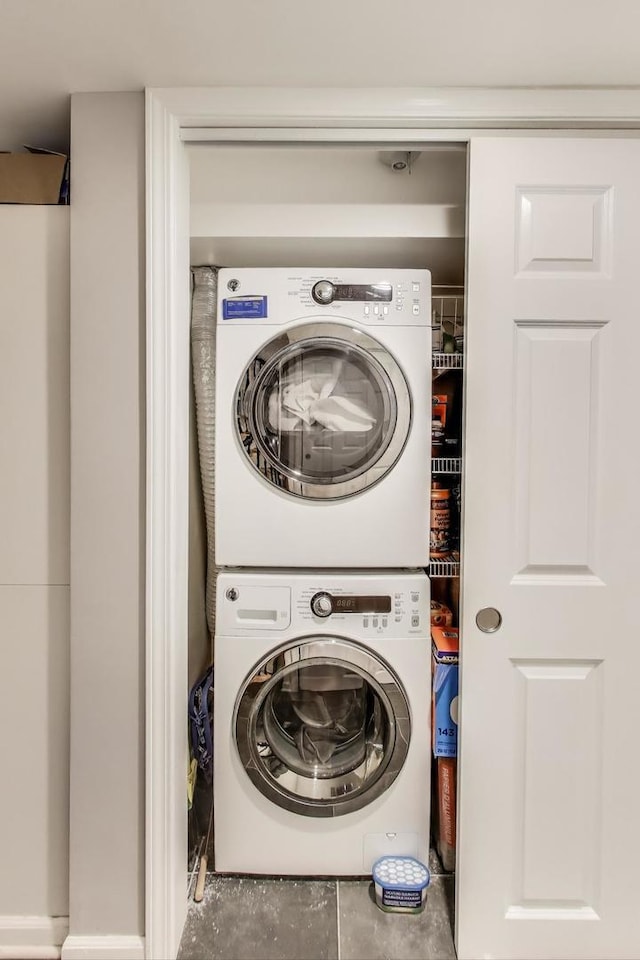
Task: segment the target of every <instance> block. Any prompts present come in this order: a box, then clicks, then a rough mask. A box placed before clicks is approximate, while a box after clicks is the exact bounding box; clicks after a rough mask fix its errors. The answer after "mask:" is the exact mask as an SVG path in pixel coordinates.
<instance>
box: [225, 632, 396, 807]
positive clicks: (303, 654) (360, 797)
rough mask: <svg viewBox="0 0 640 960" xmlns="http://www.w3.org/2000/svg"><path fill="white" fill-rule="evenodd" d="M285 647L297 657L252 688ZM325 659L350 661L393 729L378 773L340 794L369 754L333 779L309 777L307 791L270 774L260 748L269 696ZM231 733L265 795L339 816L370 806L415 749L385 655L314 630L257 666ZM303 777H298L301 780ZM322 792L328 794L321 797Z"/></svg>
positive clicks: (242, 693)
mask: <svg viewBox="0 0 640 960" xmlns="http://www.w3.org/2000/svg"><path fill="white" fill-rule="evenodd" d="M284 653H290V654H291V655H292V661H291V662H290V663H289V664H287V665H286V666H285V667H283V668H281V669H279V670H278V671H277V672H275V673H274V674H273V675H272V676H271V678H270V679H269V680H266V681H264V682H262V683H260V684H259V686H258V689H257V690H255V689H254V690H251V689H250V687H251V681H252V679H253V677H254V676H255V675H256V674H261V673H263V671H264V669H265V667H266V666H267V665H268V663H269V662H270V661H271V660H273V659H274V658H275V657H277V656H279V655H282V654H284ZM321 663H322V664H327V663H328V664H335V665H339V666H343V667H344V666H348V668H349V669H350V670H353V671H354V672H356V673H358V674H359V675H360V676H361V677H362V678H363V679H364V680H365V682H366V683H367V684H368V685H369V686H370V687H371V688H372V689H373V691H374V692H375V694H376V695H377V697H378V699H379V701H380V703H381V705H382V707H383V708H384V711H385V716H386V719H387V722H388V730H389V734H388V737H387V739H388V743H386V744H385V749H384V752H383V757H382V761H381V762H380V764H379V766H378V768H377V769H376V771H375V774H374V776H373V777H372V778H371V779H370V780H365V781H364V782H363V783H362V784H361V785H360V786H359V787H355V788H354V789H353V790H352V791H351V792H349V793H344V794H342V795H341V794H340V791H342V790H344V789H345V784H346V783H347V782H348V779H345V778H348V777H351V778H353V777H357V775H358V774H359V772H360V771H361V769H362V767H363V766H366V760H365V761H364V764H362V765H361V766H360V767H358V768H357V769H354V770H352V771H350V772H349V773H348V774H344V775H341V776H338V777H336V778H333V779H331V778H324V779H322V780H311V778H309V784H308V785H309V788H310V795H307V796H302V795H300V794H296V793H293V792H292V791H290V790H288V789H287V788H286V787H285V786H283V785H282V784H280V783H279V782H278V781H276V780H275V779H274V778H273V777H271V776H270V774H269V772H268V771H267V770H266V768H265V765H264V763H263V761H262V758H261V756H260V753H259V750H258V745H257V737H256V727H257V720H258V717H259V715H260V711H261V709H262V708H263V706H264V704H265V701H266V698H267V696H268V694H269V692H270V691H271V690H273V688H274V687H275V685H276V684H277V683H279V682H280V681H281V680H282V679H283V678H284V677H285V676H286V675H287V674H289V673H292V672H294V671H296V670H299V669H300V668H301V667H305V666H312V665H316V664H321ZM254 686H255V684H254ZM231 733H232V736H233V738H234V741H235V745H236V749H237V752H238V755H239V758H240V762H241V763H242V766H243V768H244V770H245V772H246V773H247V775H248V777H249V778H250V780H251V781H252V783H253V784H254V786H255V787H256V788H257V789H258V790H259V791H260V793H261V794H262V795H263V796H265V797H266V798H267V799H268V800H270V801H272V802H273V803H275V804H276V805H277V806H278V807H281V808H283V809H285V810H289V811H290V812H292V813H296V814H300V815H302V816H307V817H336V816H342V815H344V814H347V813H352V812H354V811H355V810H360V809H362V808H363V807H365V806H368V805H369V804H370V803H372V802H373V801H374V800H376V799H377V798H378V797H379V796H381V795H382V794H383V793H384V792H385V791H386V790H387V789H388V788H389V787H390V786H391V784H392V783H393V781H394V780H395V779H396V777H397V776H398V774H399V773H400V770H401V769H402V767H403V765H404V762H405V759H406V756H407V753H408V750H409V742H410V739H411V714H410V708H409V702H408V698H407V696H406V693H405V691H404V688H403V686H402V683H401V681H400V679H399V678H398V676H397V675H396V674H395V672H394V671H393V670H392V669H391V667H390V666H389V664H388V663H386V661H385V660H383V659H382V657H380V656H379V655H378V654H374V653H372V651H370V650H369V649H367V648H366V647H364V646H362V645H361V644H359V643H357V642H356V641H354V640H348V639H347V638H344V637H327V636H317V635H314V636H309V637H301V638H298V639H296V640H295V641H294V642H291V641H290V642H288V643H285V644H283V645H282V646H281V647H279V648H276V649H274V650H271V651H270V652H269V654H268V655H265V656H264V657H263V658H262V659H261V660H260V661H259V663H257V664H256V665H255V666H254V667H253V668H252V670H251V672H250V673H249V674H248V675H247V676H246V677H245V680H244V682H243V684H242V687H241V689H240V691H239V693H238V696H237V699H236V704H235V708H234V712H233V718H232V731H231ZM298 779H299V778H298V777H296V780H298ZM304 779H306V778H303V780H304ZM311 787H313V790H311ZM318 792H320V793H323V794H325V796H321V797H318V796H317V794H318ZM311 793H313V794H316V796H313V795H311Z"/></svg>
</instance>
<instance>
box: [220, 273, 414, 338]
mask: <svg viewBox="0 0 640 960" xmlns="http://www.w3.org/2000/svg"><path fill="white" fill-rule="evenodd" d="M218 298H219V304H218V323H223V324H224V325H225V326H227V325H231V324H233V325H238V326H241V325H246V324H254V323H259V324H261V325H264V324H274V325H278V326H279V325H281V324H286V323H292V322H294V321H297V320H310V319H315V318H319V317H323V318H325V319H327V318H328V319H332V318H335V319H336V320H338V319H346V320H356V321H359V322H360V323H362V324H365V325H373V326H375V325H380V326H384V325H387V324H388V325H396V324H397V325H400V326H430V324H431V273H430V271H429V270H383V269H380V270H372V269H362V268H357V269H355V268H354V269H351V270H344V269H331V268H318V269H312V268H307V269H300V268H285V267H273V268H264V267H255V268H251V267H242V268H238V269H237V270H234V269H231V268H228V267H227V268H225V269H223V270H220V272H219V274H218Z"/></svg>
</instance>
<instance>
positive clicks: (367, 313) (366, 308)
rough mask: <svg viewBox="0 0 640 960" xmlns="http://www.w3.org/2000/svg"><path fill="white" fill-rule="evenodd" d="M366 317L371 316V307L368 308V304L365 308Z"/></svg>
mask: <svg viewBox="0 0 640 960" xmlns="http://www.w3.org/2000/svg"><path fill="white" fill-rule="evenodd" d="M364 315H365V317H368V316H369V306H368V304H367V306H366V307H365V308H364Z"/></svg>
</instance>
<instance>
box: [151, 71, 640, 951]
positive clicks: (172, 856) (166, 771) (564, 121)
mask: <svg viewBox="0 0 640 960" xmlns="http://www.w3.org/2000/svg"><path fill="white" fill-rule="evenodd" d="M639 128H640V87H639V88H620V89H599V88H594V89H584V88H581V89H553V88H519V89H512V90H509V89H490V88H402V89H396V90H394V89H388V88H379V89H377V88H370V89H342V90H341V89H335V88H333V89H330V88H327V89H322V88H298V89H295V88H293V89H289V88H269V87H264V88H250V87H217V88H149V89H147V90H146V270H147V298H146V317H147V333H146V349H147V363H146V370H147V403H146V409H147V415H146V417H147V419H146V429H147V458H146V476H147V481H146V591H145V602H146V627H145V662H146V666H145V679H146V707H145V721H146V735H145V736H146V742H145V747H146V759H145V777H146V800H145V823H146V826H145V831H146V837H145V914H146V917H145V925H146V932H145V933H146V935H145V950H146V956H147V957H149V958H153V957H173V956H175V953H176V950H177V947H178V944H179V941H180V936H181V932H182V927H183V924H184V919H185V916H186V906H187V901H186V883H185V881H186V860H187V840H186V834H187V829H186V822H187V817H186V804H185V796H186V785H185V778H186V771H187V760H188V744H187V736H186V717H187V696H188V689H187V654H188V645H187V585H188V468H187V464H188V459H187V439H188V415H189V363H188V357H189V321H190V296H189V282H188V278H189V168H188V161H187V156H186V149H185V144H186V143H187V142H204V141H210V142H211V141H217V142H226V143H232V142H233V143H243V142H244V143H249V142H254V143H260V142H263V143H265V142H271V143H273V142H278V143H285V144H286V143H289V142H291V143H293V142H309V143H319V142H327V143H337V144H345V145H347V144H354V143H371V144H397V143H398V142H405V143H406V142H411V143H427V142H429V141H447V140H449V141H454V140H458V141H466V140H468V139H470V137H471V136H472V135H473V134H474V133H476V134H478V133H480V134H483V135H489V136H490V135H491V133H492V131H493V133H494V134H499V135H501V136H505V135H509V134H510V132H512V131H513V132H514V133H517V132H519V133H520V135H523V134H524V135H526V131H527V130H531V131H540V130H545V131H548V132H550V133H551V135H554V131H555V132H556V134H555V135H559V134H561V133H562V131H571V132H572V134H573V135H581V133H580V132H581V131H582V132H583V133H582V135H588V133H587V131H591V132H592V135H593V132H594V131H606V130H615V131H620V132H621V135H624V132H625V131H633V130H638V129H639Z"/></svg>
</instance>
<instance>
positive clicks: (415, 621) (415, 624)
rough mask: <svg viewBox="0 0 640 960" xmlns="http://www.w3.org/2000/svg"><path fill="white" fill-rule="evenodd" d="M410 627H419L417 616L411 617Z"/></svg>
mask: <svg viewBox="0 0 640 960" xmlns="http://www.w3.org/2000/svg"><path fill="white" fill-rule="evenodd" d="M411 626H412V627H419V626H420V617H417V616H415V615H414V616H413V617H411Z"/></svg>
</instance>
